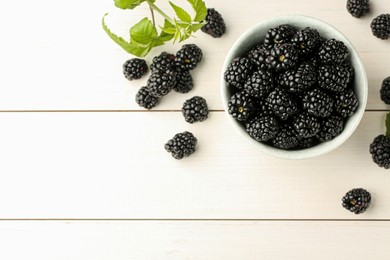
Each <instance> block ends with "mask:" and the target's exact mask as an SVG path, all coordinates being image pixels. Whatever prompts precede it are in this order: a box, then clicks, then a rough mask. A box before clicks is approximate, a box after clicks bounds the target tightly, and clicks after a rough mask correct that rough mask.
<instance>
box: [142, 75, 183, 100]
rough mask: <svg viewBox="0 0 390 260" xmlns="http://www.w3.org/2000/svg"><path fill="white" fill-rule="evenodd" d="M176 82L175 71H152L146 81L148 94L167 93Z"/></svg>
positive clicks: (160, 95) (161, 94)
mask: <svg viewBox="0 0 390 260" xmlns="http://www.w3.org/2000/svg"><path fill="white" fill-rule="evenodd" d="M175 84H176V72H175V71H170V70H167V71H165V72H163V71H156V72H153V73H152V74H151V75H150V77H149V79H148V82H147V86H148V88H149V91H150V94H152V95H153V96H155V97H162V96H165V95H167V94H168V93H169V92H170V91H171V90H172V89H173V86H175Z"/></svg>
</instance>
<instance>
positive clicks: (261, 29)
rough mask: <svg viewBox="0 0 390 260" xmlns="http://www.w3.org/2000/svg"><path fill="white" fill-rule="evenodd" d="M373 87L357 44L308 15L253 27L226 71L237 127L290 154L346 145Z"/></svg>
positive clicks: (226, 93) (225, 88) (225, 92)
mask: <svg viewBox="0 0 390 260" xmlns="http://www.w3.org/2000/svg"><path fill="white" fill-rule="evenodd" d="M367 93H368V84H367V76H366V72H365V69H364V66H363V63H362V61H361V59H360V57H359V55H358V53H357V51H356V50H355V48H354V47H353V45H352V44H351V42H350V41H349V40H348V39H347V38H346V37H345V36H344V35H343V34H342V33H341V32H339V31H338V30H337V29H335V28H334V27H332V26H331V25H329V24H327V23H325V22H323V21H320V20H318V19H315V18H312V17H307V16H301V15H287V16H279V17H275V18H272V19H269V20H266V21H264V22H262V23H259V24H257V25H255V26H253V27H252V28H250V29H249V30H248V31H246V32H245V33H244V34H242V35H241V36H240V37H239V39H238V40H236V42H235V43H234V44H233V46H232V47H231V49H230V50H229V52H228V54H227V56H226V58H225V62H224V65H223V68H222V72H221V95H222V103H223V105H224V109H225V111H226V114H227V116H228V118H229V120H230V122H231V123H232V125H233V126H234V128H235V129H236V130H237V131H238V132H239V133H240V134H241V135H242V136H243V138H245V139H247V140H248V141H249V142H250V143H252V144H254V145H255V146H257V147H258V148H259V149H260V150H261V151H263V152H265V153H267V154H270V155H273V156H276V157H279V158H285V159H304V158H310V157H315V156H319V155H322V154H325V153H327V152H330V151H332V150H334V149H336V148H338V147H339V146H340V145H342V144H343V143H344V142H345V141H346V140H347V139H348V138H349V137H350V136H351V135H352V134H353V132H354V131H355V129H356V128H357V126H358V125H359V123H360V121H361V118H362V116H363V113H364V110H365V106H366V103H367ZM244 104H245V106H244Z"/></svg>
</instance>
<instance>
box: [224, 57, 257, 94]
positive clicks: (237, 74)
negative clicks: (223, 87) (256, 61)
mask: <svg viewBox="0 0 390 260" xmlns="http://www.w3.org/2000/svg"><path fill="white" fill-rule="evenodd" d="M251 73H252V62H251V61H250V60H249V59H248V58H236V59H234V60H233V62H232V63H230V64H229V66H228V67H227V69H226V71H225V74H224V78H225V81H226V82H227V83H228V84H229V85H230V86H233V87H235V88H236V89H242V88H243V85H244V83H245V81H246V78H247V77H248V76H249V75H250V74H251Z"/></svg>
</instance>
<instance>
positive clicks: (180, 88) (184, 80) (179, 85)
mask: <svg viewBox="0 0 390 260" xmlns="http://www.w3.org/2000/svg"><path fill="white" fill-rule="evenodd" d="M193 87H194V81H193V79H192V76H191V73H190V71H189V70H183V71H178V72H177V74H176V84H175V85H174V86H173V90H174V91H176V92H179V93H188V92H189V91H190V90H192V88H193Z"/></svg>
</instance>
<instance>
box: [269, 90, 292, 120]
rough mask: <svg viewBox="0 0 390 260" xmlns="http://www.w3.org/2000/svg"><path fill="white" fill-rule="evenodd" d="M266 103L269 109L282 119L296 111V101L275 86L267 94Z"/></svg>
mask: <svg viewBox="0 0 390 260" xmlns="http://www.w3.org/2000/svg"><path fill="white" fill-rule="evenodd" d="M266 104H267V106H268V108H269V110H270V111H272V112H273V113H274V114H275V115H276V116H277V117H278V118H280V119H282V120H287V118H288V117H290V116H292V115H294V114H295V113H297V112H298V105H297V102H296V101H295V100H294V98H292V97H291V96H290V95H288V94H287V93H286V92H285V91H284V90H282V89H280V88H276V89H275V90H273V91H272V92H271V93H270V94H269V95H268V97H267V99H266Z"/></svg>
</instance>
